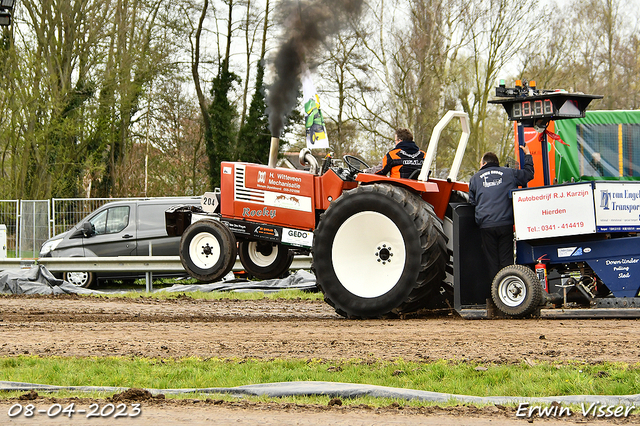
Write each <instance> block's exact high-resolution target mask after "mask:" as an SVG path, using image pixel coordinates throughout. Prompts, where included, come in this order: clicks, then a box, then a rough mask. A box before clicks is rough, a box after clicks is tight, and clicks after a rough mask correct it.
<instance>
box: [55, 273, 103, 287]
mask: <svg viewBox="0 0 640 426" xmlns="http://www.w3.org/2000/svg"><path fill="white" fill-rule="evenodd" d="M62 279H63V280H65V281H67V282H70V283H71V284H73V285H75V286H76V287H82V288H91V287H92V286H93V285H94V283H95V281H96V275H95V274H94V273H93V272H65V273H64V274H63V275H62Z"/></svg>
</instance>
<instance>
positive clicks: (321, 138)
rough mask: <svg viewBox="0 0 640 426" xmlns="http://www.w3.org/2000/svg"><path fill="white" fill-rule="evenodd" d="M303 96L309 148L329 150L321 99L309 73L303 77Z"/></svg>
mask: <svg viewBox="0 0 640 426" xmlns="http://www.w3.org/2000/svg"><path fill="white" fill-rule="evenodd" d="M302 96H303V99H304V126H305V128H306V133H307V148H309V149H313V148H329V139H327V129H326V128H325V125H324V118H323V117H322V111H321V110H320V98H319V97H318V94H317V93H316V87H315V85H314V84H313V81H312V80H311V75H310V74H309V73H308V72H307V73H305V74H304V75H303V76H302Z"/></svg>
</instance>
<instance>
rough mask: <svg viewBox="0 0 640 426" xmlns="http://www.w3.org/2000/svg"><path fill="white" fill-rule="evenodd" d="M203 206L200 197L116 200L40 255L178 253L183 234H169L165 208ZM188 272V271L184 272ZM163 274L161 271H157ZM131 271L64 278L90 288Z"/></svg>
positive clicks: (67, 274) (128, 276)
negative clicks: (173, 235) (177, 235)
mask: <svg viewBox="0 0 640 426" xmlns="http://www.w3.org/2000/svg"><path fill="white" fill-rule="evenodd" d="M179 204H180V205H184V204H188V205H193V206H199V205H200V197H185V198H154V199H144V200H130V201H115V202H111V203H107V204H105V205H103V206H102V207H100V208H98V209H96V210H95V211H94V212H93V213H91V214H90V215H88V216H87V217H86V218H84V219H82V220H81V221H80V222H79V223H78V224H77V225H75V226H74V227H73V228H71V229H70V230H69V231H67V232H64V233H62V234H59V235H56V236H55V237H53V238H50V239H49V240H47V241H45V242H44V244H42V247H41V248H40V257H101V256H104V257H115V256H148V255H149V245H152V254H153V255H154V256H178V255H179V248H180V237H169V236H168V235H167V231H166V227H165V214H164V213H165V210H167V209H169V208H170V207H171V206H174V205H179ZM185 274H186V273H185ZM154 275H155V276H161V275H160V274H154ZM138 277H139V275H138V274H135V273H130V272H127V273H125V272H118V271H114V272H113V273H108V274H105V273H100V276H99V277H98V276H97V275H96V274H95V273H94V272H82V271H80V272H65V273H64V274H62V278H63V279H64V280H66V281H69V282H70V283H72V284H75V285H77V286H79V287H91V286H92V285H94V284H96V283H97V280H98V279H100V280H106V279H125V280H133V279H136V278H138Z"/></svg>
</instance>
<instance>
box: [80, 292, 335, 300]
mask: <svg viewBox="0 0 640 426" xmlns="http://www.w3.org/2000/svg"><path fill="white" fill-rule="evenodd" d="M81 296H82V297H97V298H107V299H140V298H151V299H159V300H175V299H184V298H190V299H204V300H222V299H230V300H260V299H272V300H276V299H281V300H323V295H322V293H320V292H308V291H302V290H280V291H276V292H270V293H264V292H261V291H249V292H243V291H211V292H202V291H192V292H166V291H161V292H155V293H148V292H146V291H143V292H140V291H128V292H126V293H104V294H86V295H81Z"/></svg>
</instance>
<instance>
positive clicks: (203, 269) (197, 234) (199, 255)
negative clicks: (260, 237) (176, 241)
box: [180, 220, 238, 283]
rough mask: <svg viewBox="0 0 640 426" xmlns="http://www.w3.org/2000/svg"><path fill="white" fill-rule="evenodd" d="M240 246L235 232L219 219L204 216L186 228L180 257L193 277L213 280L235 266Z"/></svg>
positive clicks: (181, 242)
mask: <svg viewBox="0 0 640 426" xmlns="http://www.w3.org/2000/svg"><path fill="white" fill-rule="evenodd" d="M237 253H238V247H237V243H236V238H235V236H234V235H233V233H232V232H231V231H230V230H229V228H227V227H226V225H224V224H223V223H221V222H218V221H216V220H200V221H198V222H195V223H192V224H191V225H189V227H188V228H187V229H185V231H184V233H183V234H182V238H181V240H180V261H181V262H182V266H184V269H185V270H186V271H187V272H188V273H189V275H191V276H192V277H193V278H195V279H197V280H200V281H202V282H206V283H210V282H214V281H218V280H219V279H221V278H223V277H224V276H225V275H227V274H228V273H229V271H231V269H233V265H234V264H235V262H236V256H237Z"/></svg>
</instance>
